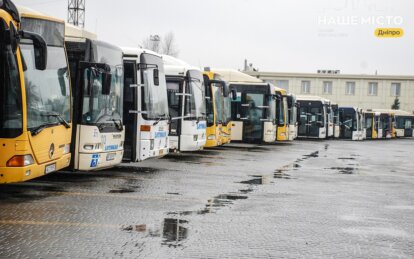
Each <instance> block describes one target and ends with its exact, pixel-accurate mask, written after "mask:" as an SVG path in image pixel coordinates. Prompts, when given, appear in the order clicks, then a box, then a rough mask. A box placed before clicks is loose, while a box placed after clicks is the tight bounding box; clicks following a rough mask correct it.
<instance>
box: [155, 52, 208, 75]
mask: <svg viewBox="0 0 414 259" xmlns="http://www.w3.org/2000/svg"><path fill="white" fill-rule="evenodd" d="M162 58H163V60H164V69H165V74H166V75H169V76H186V74H187V71H189V70H198V71H200V73H201V72H202V71H201V69H199V68H198V67H195V66H192V65H190V64H188V63H186V62H185V61H183V60H181V59H178V58H175V57H172V56H169V55H162Z"/></svg>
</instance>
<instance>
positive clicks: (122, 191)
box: [109, 188, 135, 193]
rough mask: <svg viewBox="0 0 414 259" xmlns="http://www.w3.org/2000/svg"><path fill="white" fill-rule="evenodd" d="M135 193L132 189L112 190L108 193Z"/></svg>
mask: <svg viewBox="0 0 414 259" xmlns="http://www.w3.org/2000/svg"><path fill="white" fill-rule="evenodd" d="M131 192H135V190H133V189H126V188H120V189H114V190H110V191H109V193H131Z"/></svg>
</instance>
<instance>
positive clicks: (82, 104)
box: [65, 24, 125, 171]
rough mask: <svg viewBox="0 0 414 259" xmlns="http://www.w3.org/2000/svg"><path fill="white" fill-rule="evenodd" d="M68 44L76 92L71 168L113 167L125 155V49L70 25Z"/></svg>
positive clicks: (67, 28) (74, 96) (74, 98)
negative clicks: (123, 57)
mask: <svg viewBox="0 0 414 259" xmlns="http://www.w3.org/2000/svg"><path fill="white" fill-rule="evenodd" d="M65 45H66V50H67V55H68V60H69V65H70V69H69V70H70V75H71V82H72V93H73V127H72V128H73V133H72V145H71V150H72V154H73V156H72V162H71V167H72V169H74V170H85V171H89V170H99V169H103V168H108V167H113V166H115V165H117V164H120V163H121V161H122V157H123V155H124V148H123V145H124V137H125V134H124V132H125V130H124V126H123V121H122V110H123V106H122V104H123V100H122V99H123V90H124V89H123V88H124V80H123V64H122V50H121V49H120V48H119V47H117V46H114V45H111V44H109V43H106V42H103V41H98V40H97V39H96V35H94V34H93V33H90V32H87V31H85V30H83V29H81V28H78V27H75V26H72V25H70V24H66V29H65Z"/></svg>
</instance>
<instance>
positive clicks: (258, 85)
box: [214, 69, 277, 143]
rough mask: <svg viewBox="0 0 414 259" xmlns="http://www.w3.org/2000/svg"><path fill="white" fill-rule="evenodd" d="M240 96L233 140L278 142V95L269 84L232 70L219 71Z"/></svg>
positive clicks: (236, 102)
mask: <svg viewBox="0 0 414 259" xmlns="http://www.w3.org/2000/svg"><path fill="white" fill-rule="evenodd" d="M214 72H216V73H218V74H219V75H220V76H221V77H222V78H223V79H224V80H225V81H226V82H227V84H228V85H229V88H230V89H231V90H232V92H234V94H235V95H236V96H237V98H235V100H233V101H232V109H231V111H232V129H231V140H232V141H233V140H234V141H243V142H247V143H262V142H264V143H273V142H275V141H276V132H277V124H276V99H277V98H276V94H275V91H274V88H273V87H272V86H270V85H269V84H268V83H263V81H261V80H259V79H257V78H254V77H251V76H249V75H246V74H244V73H241V72H239V71H237V70H231V69H215V70H214Z"/></svg>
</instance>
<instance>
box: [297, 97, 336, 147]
mask: <svg viewBox="0 0 414 259" xmlns="http://www.w3.org/2000/svg"><path fill="white" fill-rule="evenodd" d="M297 102H298V103H299V111H298V138H318V139H325V138H326V137H327V123H328V121H327V117H328V116H327V104H326V99H324V98H321V97H318V96H298V97H297Z"/></svg>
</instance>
